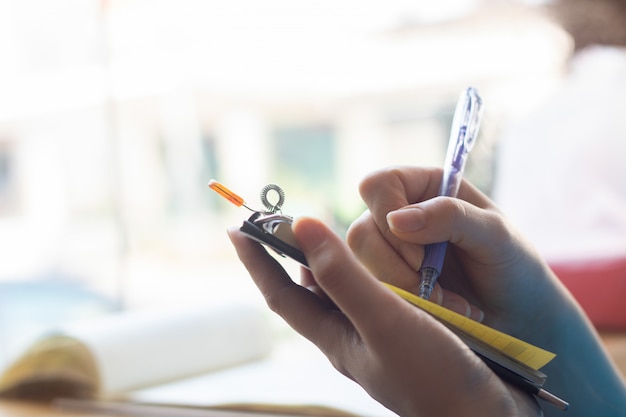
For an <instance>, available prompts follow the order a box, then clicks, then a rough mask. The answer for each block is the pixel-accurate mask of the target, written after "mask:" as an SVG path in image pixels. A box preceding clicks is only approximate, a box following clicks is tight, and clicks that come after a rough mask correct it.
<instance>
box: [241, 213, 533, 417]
mask: <svg viewBox="0 0 626 417" xmlns="http://www.w3.org/2000/svg"><path fill="white" fill-rule="evenodd" d="M293 231H294V235H295V236H296V239H297V241H298V244H299V246H300V248H301V249H302V251H303V252H304V254H305V256H306V258H307V260H308V263H309V266H310V268H311V270H310V271H309V270H305V269H303V281H305V282H308V283H314V284H315V285H316V287H317V288H318V289H319V291H320V292H321V293H322V294H323V295H324V297H323V298H322V297H319V296H318V295H316V294H315V293H314V292H312V291H309V290H308V289H306V288H304V287H302V286H300V285H298V284H296V283H294V282H293V281H292V280H291V278H290V277H289V276H288V275H287V273H286V272H285V271H284V269H283V268H282V267H281V266H280V264H279V263H278V262H276V260H275V259H273V258H272V257H271V256H269V255H268V254H267V253H266V252H265V250H263V248H262V247H261V246H260V245H258V244H257V243H256V242H253V241H252V240H250V239H248V238H247V237H245V236H244V235H243V234H242V233H241V232H239V231H237V230H231V231H229V236H230V238H231V240H232V242H233V244H234V245H235V247H236V249H237V253H238V255H239V258H240V259H241V261H242V262H243V264H244V265H245V266H246V268H247V269H248V272H249V273H250V275H251V276H252V278H253V280H254V282H255V283H256V285H257V286H258V287H259V289H260V291H261V293H262V294H263V296H264V297H265V299H266V301H267V303H268V305H269V307H270V308H271V309H272V310H273V311H274V312H276V313H277V314H278V315H280V316H281V317H283V319H285V321H287V323H288V324H289V325H291V327H293V328H294V329H295V330H296V331H298V332H299V333H301V334H302V335H303V336H305V337H306V338H308V339H309V340H311V341H312V342H313V343H315V344H316V345H317V346H318V347H319V348H320V349H321V350H322V351H323V352H324V353H325V354H326V356H327V357H328V358H329V359H330V361H331V363H332V364H333V365H334V366H335V368H337V369H338V370H339V371H340V372H342V373H343V374H344V375H346V376H347V377H349V378H351V379H353V380H354V381H355V382H357V383H358V384H360V385H361V386H362V387H363V388H364V389H365V390H366V391H367V392H368V393H369V394H370V395H371V396H372V397H373V398H374V399H376V400H378V401H379V402H381V403H382V404H384V405H385V406H386V407H388V408H389V409H391V410H392V411H394V412H396V413H398V414H399V415H401V416H403V417H408V416H459V415H463V416H481V417H485V416H487V417H488V416H512V415H516V416H526V415H528V416H530V415H532V416H535V415H540V412H539V410H538V407H537V404H536V402H535V400H534V399H533V398H532V397H531V396H528V395H526V394H524V393H521V392H519V391H517V390H516V389H514V388H511V387H509V386H508V385H506V384H505V383H503V382H502V381H501V380H500V379H499V378H498V377H497V376H496V375H495V374H493V373H492V372H491V371H490V370H489V368H487V366H486V365H485V364H484V363H483V362H482V361H481V360H480V359H479V358H478V357H477V356H476V355H475V354H474V353H473V352H472V351H471V350H470V349H469V348H468V347H467V346H466V345H464V344H463V343H462V342H461V341H460V340H459V339H458V338H457V337H456V336H455V335H454V334H453V333H451V332H450V331H449V330H448V329H447V328H446V327H445V326H443V325H442V324H441V323H439V322H438V321H437V320H435V319H434V318H432V317H431V316H429V315H428V314H427V313H425V312H423V311H421V310H419V309H418V308H416V307H414V306H412V305H410V304H409V303H407V302H406V301H404V300H403V299H401V298H400V297H398V296H397V295H395V294H394V293H393V292H391V291H390V290H389V289H387V288H386V287H385V286H383V285H382V284H381V283H380V282H379V281H378V280H377V279H376V278H375V277H374V276H373V275H372V274H371V273H370V272H368V271H367V270H366V269H365V268H364V267H363V265H362V264H361V263H360V262H359V261H358V260H357V259H356V257H355V256H354V254H353V253H352V252H351V251H350V250H349V248H348V247H347V246H346V245H345V244H344V243H343V242H342V241H341V240H340V239H339V237H337V236H336V235H335V234H334V233H332V232H331V231H330V230H329V229H328V228H327V227H326V226H324V225H323V224H322V223H320V222H319V221H316V220H313V219H306V218H305V219H299V220H297V221H296V222H295V223H294V225H293Z"/></svg>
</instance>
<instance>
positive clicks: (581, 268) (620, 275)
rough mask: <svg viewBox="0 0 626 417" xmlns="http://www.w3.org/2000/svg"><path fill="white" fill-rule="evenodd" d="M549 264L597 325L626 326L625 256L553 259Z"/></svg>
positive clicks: (621, 327) (599, 327)
mask: <svg viewBox="0 0 626 417" xmlns="http://www.w3.org/2000/svg"><path fill="white" fill-rule="evenodd" d="M550 267H551V268H552V270H553V271H554V272H555V273H556V275H557V276H558V277H559V279H560V280H561V282H563V284H565V286H566V287H567V288H568V289H569V290H570V292H571V293H572V294H573V295H574V297H575V298H576V300H578V302H579V303H580V305H581V306H582V308H583V309H584V310H585V312H586V313H587V315H588V316H589V318H590V319H591V322H592V323H593V324H594V325H595V326H596V328H598V329H602V330H624V329H626V257H620V258H610V259H593V260H583V261H559V262H550Z"/></svg>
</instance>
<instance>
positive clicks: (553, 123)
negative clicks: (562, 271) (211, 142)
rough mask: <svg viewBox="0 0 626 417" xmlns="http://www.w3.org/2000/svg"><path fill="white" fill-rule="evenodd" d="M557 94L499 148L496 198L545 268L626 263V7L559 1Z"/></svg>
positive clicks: (593, 0) (555, 14)
mask: <svg viewBox="0 0 626 417" xmlns="http://www.w3.org/2000/svg"><path fill="white" fill-rule="evenodd" d="M545 10H546V11H547V13H548V14H549V15H550V16H552V18H553V19H554V20H555V21H556V23H558V24H559V25H561V26H562V27H563V28H564V29H565V31H566V32H567V33H569V34H570V36H571V40H572V44H573V48H572V54H571V59H570V61H569V62H568V65H567V69H566V73H565V74H564V77H563V79H562V81H561V83H560V84H559V86H558V88H557V90H556V91H555V92H554V93H553V94H551V95H550V98H549V99H548V100H546V101H545V102H543V103H542V104H541V105H540V106H539V107H538V108H537V109H536V110H535V111H534V112H533V113H531V114H529V115H528V116H527V117H525V118H524V119H523V120H521V121H519V122H516V123H513V124H512V125H511V126H509V127H508V128H507V129H506V132H504V134H503V135H502V137H501V139H500V140H499V142H498V154H497V156H496V161H497V162H496V165H497V168H496V170H497V175H496V176H495V180H494V189H493V198H494V200H495V201H496V202H497V203H498V205H499V206H500V208H501V209H502V210H503V211H504V213H505V214H506V216H507V217H509V218H510V219H511V221H512V222H513V223H515V224H516V225H517V226H518V227H519V228H520V230H521V231H522V232H523V233H524V234H525V235H527V236H528V237H529V238H530V239H531V240H532V241H533V243H534V244H536V245H537V246H538V248H539V250H540V251H541V253H542V254H543V255H544V256H546V257H547V258H548V259H549V260H550V261H551V262H566V261H569V260H572V259H578V260H584V259H591V260H593V259H598V258H599V259H603V258H615V257H618V258H619V257H626V164H625V163H624V161H623V158H624V155H626V124H624V122H623V119H624V115H625V113H624V112H625V110H624V108H625V107H624V99H625V97H626V1H624V0H559V1H556V2H552V3H550V4H549V5H548V6H545Z"/></svg>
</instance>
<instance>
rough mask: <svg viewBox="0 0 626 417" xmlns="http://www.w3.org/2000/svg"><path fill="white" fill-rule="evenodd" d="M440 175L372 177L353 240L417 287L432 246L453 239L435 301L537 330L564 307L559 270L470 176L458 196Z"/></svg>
mask: <svg viewBox="0 0 626 417" xmlns="http://www.w3.org/2000/svg"><path fill="white" fill-rule="evenodd" d="M440 181H441V170H439V169H428V168H418V167H394V168H388V169H384V170H380V171H377V172H375V173H373V174H371V175H370V176H368V177H367V178H366V179H365V180H363V182H362V183H361V187H360V192H361V195H362V197H363V199H364V201H365V203H366V204H367V206H368V208H369V211H367V212H365V213H364V214H363V215H362V216H361V217H360V218H359V219H357V220H356V221H355V222H354V223H353V224H352V226H351V227H350V229H349V231H348V235H347V241H348V244H349V246H350V247H351V248H352V250H353V251H354V253H355V254H356V255H357V256H358V258H359V259H360V260H361V261H362V262H363V264H364V265H366V267H367V268H368V269H369V270H370V271H371V272H372V273H373V274H374V275H375V276H376V277H378V278H379V279H381V280H383V281H385V282H389V283H391V284H394V285H396V286H399V287H402V288H404V289H406V290H408V291H411V292H414V293H417V287H418V285H419V274H418V272H417V271H418V270H419V268H420V265H421V262H422V259H423V256H424V245H426V244H428V243H435V242H441V241H449V242H450V244H449V245H448V253H447V255H446V262H445V265H444V267H443V270H442V274H441V276H440V278H439V281H438V285H437V286H436V288H435V291H434V292H433V296H432V301H434V302H438V303H441V304H443V305H444V306H446V307H448V308H450V309H452V310H455V311H457V312H459V313H461V314H465V315H467V316H470V317H473V318H477V317H480V316H482V314H481V313H479V312H478V311H480V312H482V313H483V314H484V321H485V324H487V325H490V326H492V327H496V328H499V329H500V330H503V331H505V332H510V333H513V334H516V335H517V336H519V337H522V338H524V337H529V336H530V335H531V333H532V334H534V335H535V336H536V335H537V324H538V323H540V322H541V320H543V319H545V317H551V311H555V310H557V309H559V308H560V307H562V301H563V300H564V296H563V293H562V291H561V290H560V289H559V285H558V283H557V280H556V277H555V276H554V274H553V273H552V272H551V271H550V269H549V268H548V267H547V265H546V264H545V263H544V262H543V261H542V260H541V258H540V256H539V255H538V254H537V253H536V252H535V250H534V249H533V248H532V246H531V245H529V244H528V243H527V242H526V241H525V240H524V239H523V238H522V237H521V236H520V234H519V233H517V232H516V231H515V230H514V229H513V228H512V227H511V225H510V224H509V223H507V221H506V220H505V219H504V218H503V216H502V215H501V214H500V212H499V211H498V209H497V207H496V206H495V204H494V203H493V202H492V201H491V200H490V199H489V198H487V197H486V196H485V195H484V194H482V193H481V192H480V191H479V190H477V189H476V188H475V187H473V186H472V185H471V184H469V183H468V182H463V183H462V184H461V187H460V189H459V193H458V198H447V197H436V195H437V192H438V189H439V184H440ZM439 284H440V285H439ZM442 288H445V289H446V290H443V289H442ZM563 302H565V301H563Z"/></svg>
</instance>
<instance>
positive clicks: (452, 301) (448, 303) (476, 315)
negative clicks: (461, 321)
mask: <svg viewBox="0 0 626 417" xmlns="http://www.w3.org/2000/svg"><path fill="white" fill-rule="evenodd" d="M433 293H434V291H433ZM442 293H443V294H442V298H443V300H442V302H441V305H442V306H444V307H445V308H447V309H449V310H452V311H454V312H456V313H459V314H461V315H463V316H465V317H468V318H470V319H472V320H475V321H478V322H482V321H483V319H484V316H485V315H484V313H483V311H482V310H481V309H479V308H478V307H476V306H475V305H473V304H471V303H470V302H469V301H467V300H466V299H465V298H464V297H462V296H461V295H459V294H457V293H455V292H452V291H447V290H442ZM431 297H432V296H431Z"/></svg>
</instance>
